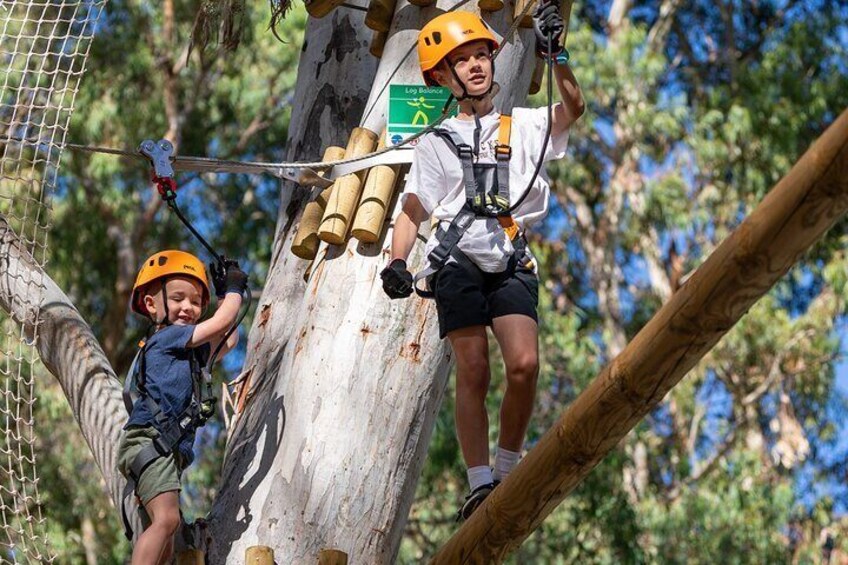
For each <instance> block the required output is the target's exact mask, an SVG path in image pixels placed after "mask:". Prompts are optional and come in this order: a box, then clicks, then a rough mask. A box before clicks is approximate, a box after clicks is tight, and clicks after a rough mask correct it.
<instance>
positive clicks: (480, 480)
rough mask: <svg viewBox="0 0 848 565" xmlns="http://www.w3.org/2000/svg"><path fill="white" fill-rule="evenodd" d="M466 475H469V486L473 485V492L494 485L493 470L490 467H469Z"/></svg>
mask: <svg viewBox="0 0 848 565" xmlns="http://www.w3.org/2000/svg"><path fill="white" fill-rule="evenodd" d="M465 473H466V474H467V475H468V484H469V485H471V490H472V491H473V490H474V489H476V488H477V487H481V486H483V485H488V484H491V483H492V468H491V467H489V466H488V465H480V466H478V467H469V468H468V470H467V471H466V472H465Z"/></svg>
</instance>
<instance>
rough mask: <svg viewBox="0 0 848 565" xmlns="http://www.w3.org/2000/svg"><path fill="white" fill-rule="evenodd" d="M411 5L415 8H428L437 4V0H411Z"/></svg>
mask: <svg viewBox="0 0 848 565" xmlns="http://www.w3.org/2000/svg"><path fill="white" fill-rule="evenodd" d="M409 3H410V4H412V5H413V6H418V7H420V8H426V7H427V6H432V5H433V4H435V3H436V0H409Z"/></svg>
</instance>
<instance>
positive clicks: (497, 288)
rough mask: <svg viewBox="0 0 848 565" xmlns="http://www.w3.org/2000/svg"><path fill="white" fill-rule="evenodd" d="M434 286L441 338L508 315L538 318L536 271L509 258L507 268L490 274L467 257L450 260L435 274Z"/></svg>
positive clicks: (537, 319) (536, 320) (537, 281)
mask: <svg viewBox="0 0 848 565" xmlns="http://www.w3.org/2000/svg"><path fill="white" fill-rule="evenodd" d="M431 288H433V289H434V293H435V299H436V311H437V312H438V314H439V337H441V338H444V337H445V336H446V335H447V334H448V332H452V331H454V330H458V329H461V328H468V327H471V326H491V325H492V320H493V319H494V318H498V317H500V316H506V315H508V314H522V315H524V316H529V317H530V318H532V319H533V320H534V321H535V322H538V321H539V317H538V315H537V314H536V308H537V307H538V306H539V279H538V278H537V277H536V275H535V274H534V273H533V271H531V270H528V269H523V268H516V267H515V261H510V263H509V266H508V267H507V268H506V270H505V271H503V272H500V273H487V272H485V271H481V270H480V269H479V268H478V267H477V266H476V265H474V264H473V263H472V262H471V261H469V260H468V259H465V260H464V261H462V262H461V263H460V262H456V261H451V262H450V263H448V264H447V265H445V266H444V267H443V268H442V269H441V270H440V271H439V272H438V274H437V275H436V277H435V281H434V284H433V286H431Z"/></svg>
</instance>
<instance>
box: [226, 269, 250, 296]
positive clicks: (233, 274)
mask: <svg viewBox="0 0 848 565" xmlns="http://www.w3.org/2000/svg"><path fill="white" fill-rule="evenodd" d="M246 288H247V273H245V272H244V271H242V270H241V269H240V268H239V266H238V263H236V262H235V261H232V264H230V265H228V266H227V278H226V283H225V285H224V289H225V293H227V292H236V293H238V294H244V291H245V289H246Z"/></svg>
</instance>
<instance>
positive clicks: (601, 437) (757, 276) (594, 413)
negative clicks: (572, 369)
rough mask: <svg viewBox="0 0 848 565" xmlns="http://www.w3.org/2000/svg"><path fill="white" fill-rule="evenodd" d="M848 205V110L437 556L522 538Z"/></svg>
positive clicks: (483, 553) (506, 547)
mask: <svg viewBox="0 0 848 565" xmlns="http://www.w3.org/2000/svg"><path fill="white" fill-rule="evenodd" d="M846 212H848V110H845V111H843V113H842V115H841V116H839V118H838V119H837V120H836V121H835V122H834V123H833V124H832V125H831V126H830V127H829V128H828V129H827V131H826V132H825V133H824V134H823V135H822V136H821V137H820V138H819V139H818V141H816V143H815V144H813V146H812V147H811V148H810V149H809V150H808V151H807V152H806V153H805V154H804V156H803V157H801V159H800V160H799V161H798V162H797V163H796V164H795V166H794V167H793V168H792V170H791V171H789V173H788V174H787V175H786V176H785V177H784V178H783V179H782V180H781V181H780V182H779V183H778V184H777V185H776V186H775V187H774V188H773V189H772V190H771V192H769V193H768V194H767V195H766V197H765V198H764V199H763V201H762V202H761V203H760V205H759V206H757V208H756V209H755V210H754V211H753V212H752V213H751V215H750V216H748V218H747V219H746V220H745V221H744V222H742V224H741V225H740V226H739V227H738V228H737V229H736V231H734V232H733V233H732V234H731V235H730V236H729V237H728V238H727V239H725V240H724V241H723V242H722V243H721V245H719V247H718V248H717V249H716V250H715V251H714V252H713V253H712V255H710V256H709V257H708V258H707V260H706V261H705V262H704V263H703V264H702V265H701V266H700V267H699V268H698V270H697V271H695V272H694V273H693V274H692V276H691V277H689V279H688V280H687V281H686V282H685V283H684V284H683V286H681V287H680V288H679V289H678V290H677V292H676V293H674V294H673V295H672V297H671V298H670V299H669V301H668V302H667V303H666V304H665V305H663V306H662V308H660V310H659V311H658V312H657V313H656V314H655V315H654V317H653V318H652V319H651V320H650V321H649V322H648V323H647V324H646V325H645V327H643V328H642V331H640V332H639V333H638V334H637V335H636V337H634V338H633V341H631V342H630V344H628V345H627V347H626V348H625V349H624V351H622V352H621V354H620V355H619V356H618V357H616V358H615V359H614V360H613V361H612V363H610V364H609V365H608V366H607V367H605V368H604V370H603V371H602V372H601V374H600V375H599V376H598V377H597V378H596V379H595V380H594V381H593V382H592V383H591V384H590V385H589V386H588V387H587V388H586V390H584V391H583V393H582V394H580V396H579V397H577V399H576V400H575V401H574V402H572V403H571V405H570V406H569V407H568V409H567V410H566V411H565V413H564V414H563V415H562V416H561V417H560V419H559V421H558V422H557V423H556V425H555V426H554V427H553V428H552V429H550V430H549V431H548V432H547V433H546V434H545V435H544V436H543V437H542V439H541V440H540V441H539V443H538V444H537V445H536V447H534V448H533V449H532V450H530V452H529V453H528V454H527V457H525V458H524V460H523V461H522V462H521V463H520V464H519V465H518V467H517V468H516V469H515V470H514V471H513V472H512V473H511V474H510V475H509V476H508V477H507V479H506V480H505V481H504V482H503V483H502V484H501V485H500V486H499V487H498V488H496V489H495V490H494V491H493V492H492V494H491V495H490V496H489V497H488V498H487V499H486V500H485V502H484V503H483V506H481V507H480V508H478V509H477V511H476V512H475V513H474V514H473V515H472V516H471V518H470V519H469V520H468V521H467V522H466V523H465V524H463V526H462V527H461V528H460V529H459V530H458V531H457V532H456V533H455V534H454V536H453V537H452V538H451V539H450V540H448V542H447V544H445V546H444V547H442V549H441V550H440V551H439V552H438V553H437V554H436V556H435V558H434V559H433V561H432V562H433V563H438V564H442V563H444V564H448V563H449V564H454V563H497V562H500V561H502V560H503V559H504V558H505V556H506V555H507V554H508V553H509V552H511V551H512V550H514V549H515V548H517V547H518V546H519V545H521V543H522V542H523V541H524V540H525V539H526V538H527V536H529V535H530V533H531V532H532V531H533V530H534V529H536V528H537V527H538V526H539V524H541V522H542V520H544V519H545V517H546V516H547V515H548V514H550V513H551V511H553V509H554V508H556V507H557V505H559V503H560V502H562V500H563V499H564V498H565V496H566V495H567V494H568V493H569V492H571V491H572V489H574V487H575V486H577V484H578V483H580V481H581V480H582V479H583V478H584V477H585V476H586V475H587V474H588V473H589V471H591V470H592V468H593V467H594V466H595V465H597V464H598V462H599V461H600V460H601V459H603V458H604V457H605V456H606V454H607V453H608V452H609V451H610V450H612V449H613V448H614V447H615V446H616V445H618V444H619V442H620V441H621V439H622V438H623V437H624V436H625V435H626V434H627V433H628V432H629V431H630V430H631V429H632V428H633V427H634V426H635V425H636V424H637V423H639V421H640V420H641V419H642V418H643V417H644V416H645V414H647V413H648V412H650V411H651V410H653V409H654V408H655V407H656V405H657V404H658V403H659V402H660V401H661V400H662V399H663V397H664V396H665V394H666V393H667V392H668V391H669V390H670V389H671V388H672V387H673V386H674V385H676V384H677V383H678V382H679V381H680V379H681V378H683V376H684V375H685V374H686V373H687V372H688V371H689V369H691V368H692V367H693V366H695V364H696V363H697V362H698V361H699V360H700V359H701V358H702V357H703V356H704V355H705V354H706V353H707V352H709V351H710V349H712V348H713V346H714V345H715V344H716V342H718V340H719V339H720V338H721V337H722V336H723V335H724V334H725V333H727V332H728V331H729V330H730V328H732V327H733V325H734V324H735V323H736V322H737V321H738V320H739V319H740V318H741V317H742V316H743V315H744V314H745V313H746V312H747V311H748V309H749V308H750V307H751V306H752V305H753V304H754V303H755V302H756V301H757V300H758V299H759V298H760V297H762V296H763V295H764V294H765V293H766V292H768V291H769V289H770V288H771V287H772V286H773V285H774V284H775V283H776V282H777V281H778V280H779V279H780V278H781V277H782V276H783V275H784V274H785V273H786V272H787V271H788V270H789V269H790V267H792V265H794V264H795V263H796V262H797V261H798V260H799V259H800V258H801V257H802V256H803V255H804V254H805V253H806V252H807V250H808V249H809V248H810V247H811V246H812V245H813V244H814V243H815V242H816V241H818V240H819V239H820V238H821V237H822V235H823V234H824V233H825V232H826V231H827V230H828V229H829V228H830V227H831V226H833V224H835V223H836V222H837V221H838V220H839V219H840V218H842V217H843V216H844V215H845V213H846Z"/></svg>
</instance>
